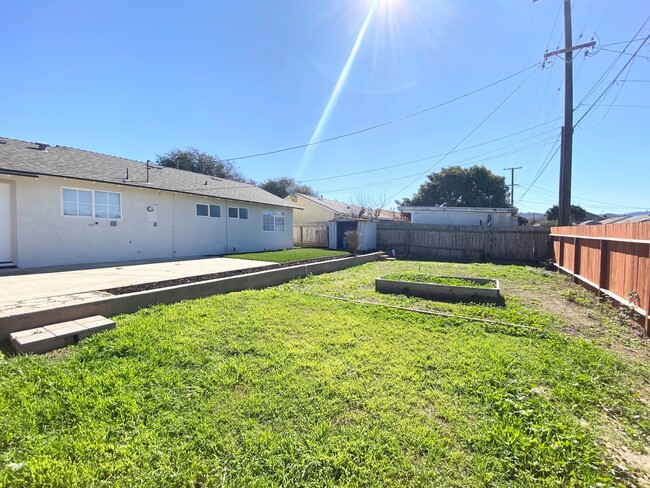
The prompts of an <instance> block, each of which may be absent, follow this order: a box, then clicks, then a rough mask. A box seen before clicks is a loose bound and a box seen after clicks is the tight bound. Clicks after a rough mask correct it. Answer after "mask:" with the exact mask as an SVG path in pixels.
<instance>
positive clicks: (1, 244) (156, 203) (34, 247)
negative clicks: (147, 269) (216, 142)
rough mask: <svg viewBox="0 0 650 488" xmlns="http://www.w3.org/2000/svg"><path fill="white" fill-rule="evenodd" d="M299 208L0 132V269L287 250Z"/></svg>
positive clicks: (193, 176) (245, 187)
mask: <svg viewBox="0 0 650 488" xmlns="http://www.w3.org/2000/svg"><path fill="white" fill-rule="evenodd" d="M297 207H298V205H296V204H294V203H293V202H290V201H286V200H283V199H281V198H279V197H276V196H275V195H272V194H270V193H268V192H266V191H264V190H262V189H261V188H258V187H256V186H254V185H250V184H246V183H241V182H237V181H230V180H225V179H221V178H215V177H210V176H206V175H203V174H198V173H191V172H188V171H181V170H177V169H173V168H162V167H158V166H153V165H149V164H145V163H141V162H138V161H133V160H129V159H124V158H119V157H114V156H107V155H104V154H98V153H93V152H89V151H83V150H79V149H73V148H69V147H61V146H53V147H50V146H48V145H46V144H38V143H29V142H24V141H18V140H13V139H1V138H0V266H2V265H4V266H7V265H15V266H19V267H22V268H33V267H41V266H53V265H70V264H81V263H102V262H115V261H131V260H144V259H155V258H171V259H173V258H180V257H190V256H203V255H221V254H227V253H235V252H252V251H264V250H277V249H287V248H291V247H292V238H293V235H292V233H293V210H294V208H297Z"/></svg>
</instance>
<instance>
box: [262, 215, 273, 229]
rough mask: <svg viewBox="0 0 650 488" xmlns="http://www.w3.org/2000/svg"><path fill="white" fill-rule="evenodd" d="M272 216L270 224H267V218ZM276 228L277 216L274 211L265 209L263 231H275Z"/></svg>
mask: <svg viewBox="0 0 650 488" xmlns="http://www.w3.org/2000/svg"><path fill="white" fill-rule="evenodd" d="M269 217H270V219H271V222H270V225H267V219H268V218H269ZM274 230H275V216H274V215H273V212H271V211H268V210H265V211H264V212H262V231H264V232H273V231H274Z"/></svg>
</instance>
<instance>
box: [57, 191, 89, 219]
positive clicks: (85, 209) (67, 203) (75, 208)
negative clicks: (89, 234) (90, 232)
mask: <svg viewBox="0 0 650 488" xmlns="http://www.w3.org/2000/svg"><path fill="white" fill-rule="evenodd" d="M63 215H74V216H76V217H92V216H93V192H91V191H87V190H72V189H70V188H64V189H63Z"/></svg>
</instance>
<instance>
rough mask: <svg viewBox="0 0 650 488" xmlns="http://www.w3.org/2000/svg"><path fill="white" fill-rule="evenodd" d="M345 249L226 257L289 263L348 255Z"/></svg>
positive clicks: (258, 253)
mask: <svg viewBox="0 0 650 488" xmlns="http://www.w3.org/2000/svg"><path fill="white" fill-rule="evenodd" d="M348 254H349V253H347V252H345V251H332V250H330V249H316V248H297V249H286V250H284V251H265V252H251V253H247V254H231V255H228V256H226V257H228V258H234V259H250V260H253V261H271V262H273V263H289V262H291V261H302V260H303V259H316V258H326V257H330V256H342V255H348Z"/></svg>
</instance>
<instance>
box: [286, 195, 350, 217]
mask: <svg viewBox="0 0 650 488" xmlns="http://www.w3.org/2000/svg"><path fill="white" fill-rule="evenodd" d="M296 195H300V196H301V197H302V198H304V199H305V200H309V201H310V202H314V203H316V204H317V205H320V206H322V207H325V208H327V209H328V210H331V211H332V212H334V213H335V214H338V215H350V216H356V215H358V214H359V212H360V211H361V207H357V206H355V205H350V204H349V203H345V202H339V201H338V200H328V199H327V198H319V197H315V196H312V195H305V194H304V193H296Z"/></svg>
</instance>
